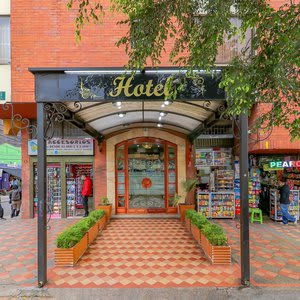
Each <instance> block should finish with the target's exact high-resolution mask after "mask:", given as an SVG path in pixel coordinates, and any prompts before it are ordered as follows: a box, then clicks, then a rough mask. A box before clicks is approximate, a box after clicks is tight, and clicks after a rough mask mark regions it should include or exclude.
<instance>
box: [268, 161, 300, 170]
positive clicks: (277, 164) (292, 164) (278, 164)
mask: <svg viewBox="0 0 300 300" xmlns="http://www.w3.org/2000/svg"><path fill="white" fill-rule="evenodd" d="M269 167H270V169H278V168H279V169H282V168H300V160H285V161H271V162H269Z"/></svg>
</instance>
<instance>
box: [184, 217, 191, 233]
mask: <svg viewBox="0 0 300 300" xmlns="http://www.w3.org/2000/svg"><path fill="white" fill-rule="evenodd" d="M185 227H186V229H187V231H188V232H191V219H185Z"/></svg>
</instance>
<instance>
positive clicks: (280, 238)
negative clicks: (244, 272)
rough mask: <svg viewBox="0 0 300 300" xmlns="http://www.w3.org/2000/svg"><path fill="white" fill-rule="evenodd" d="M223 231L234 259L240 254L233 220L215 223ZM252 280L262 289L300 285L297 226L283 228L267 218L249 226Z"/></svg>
mask: <svg viewBox="0 0 300 300" xmlns="http://www.w3.org/2000/svg"><path fill="white" fill-rule="evenodd" d="M218 222H219V223H220V224H221V225H222V226H223V228H224V229H225V230H226V232H227V234H228V237H229V243H230V245H231V246H232V249H233V257H234V259H236V260H237V261H239V259H240V255H239V248H240V242H239V230H237V229H236V228H235V221H227V220H219V221H218ZM250 259H251V277H252V279H251V281H252V283H253V284H255V285H261V286H264V285H266V286H272V285H274V286H276V285H279V286H284V285H291V286H300V225H299V224H298V225H297V226H294V225H288V226H286V225H283V224H282V223H276V222H273V221H271V220H269V219H265V221H264V224H262V225H261V224H259V223H255V224H250Z"/></svg>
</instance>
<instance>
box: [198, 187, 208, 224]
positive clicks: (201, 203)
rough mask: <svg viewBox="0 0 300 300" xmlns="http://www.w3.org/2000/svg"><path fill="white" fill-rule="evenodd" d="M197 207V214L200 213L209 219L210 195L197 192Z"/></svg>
mask: <svg viewBox="0 0 300 300" xmlns="http://www.w3.org/2000/svg"><path fill="white" fill-rule="evenodd" d="M197 207H198V212H201V214H202V215H203V216H205V217H206V218H210V217H211V212H210V193H205V192H198V193H197Z"/></svg>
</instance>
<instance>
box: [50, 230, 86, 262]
mask: <svg viewBox="0 0 300 300" xmlns="http://www.w3.org/2000/svg"><path fill="white" fill-rule="evenodd" d="M87 248H88V234H87V233H86V234H85V235H84V236H83V238H82V239H81V240H80V242H78V243H77V244H76V245H75V246H74V247H72V248H68V249H64V248H56V249H55V252H54V254H55V255H54V261H55V265H56V266H64V267H66V266H69V267H73V266H75V264H76V263H77V261H78V260H79V259H80V257H81V256H82V255H83V254H84V252H85V251H86V249H87Z"/></svg>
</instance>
